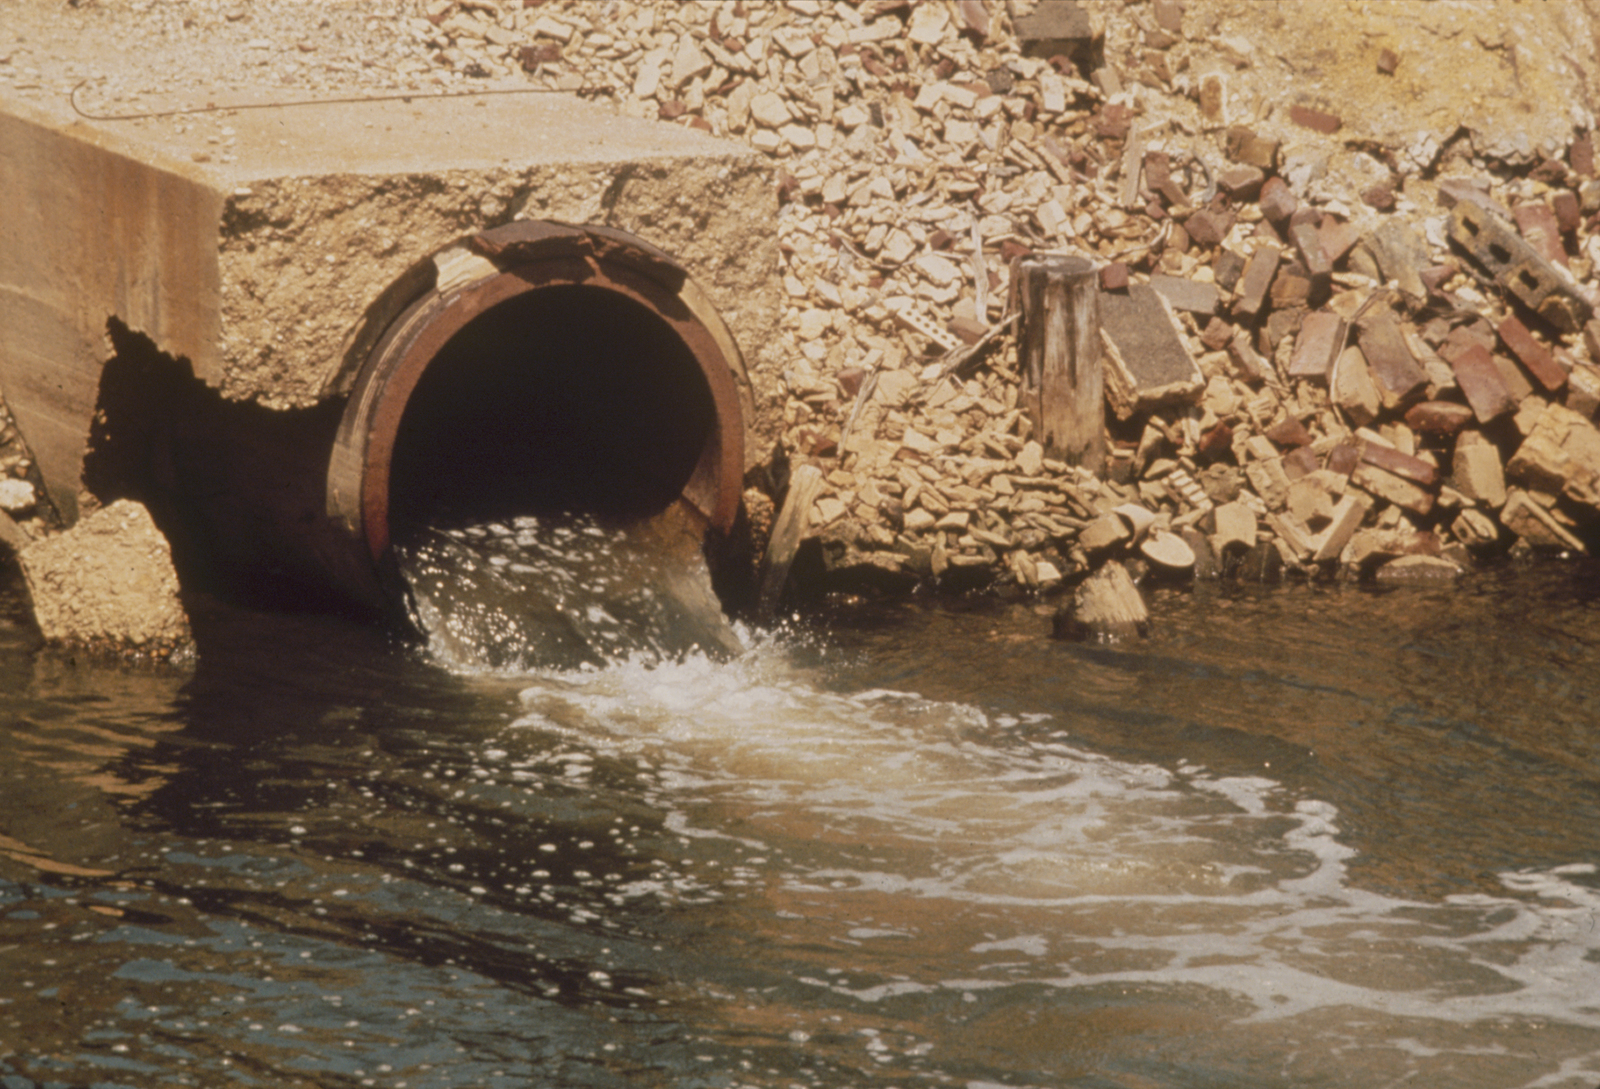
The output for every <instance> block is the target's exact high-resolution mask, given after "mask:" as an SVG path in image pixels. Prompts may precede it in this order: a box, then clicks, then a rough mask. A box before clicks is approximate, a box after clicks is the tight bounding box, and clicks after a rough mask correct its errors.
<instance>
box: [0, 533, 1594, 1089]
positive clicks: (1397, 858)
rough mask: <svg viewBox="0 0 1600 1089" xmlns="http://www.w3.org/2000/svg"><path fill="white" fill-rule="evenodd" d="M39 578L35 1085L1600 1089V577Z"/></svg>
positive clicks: (3, 882) (25, 775) (19, 752)
mask: <svg viewBox="0 0 1600 1089" xmlns="http://www.w3.org/2000/svg"><path fill="white" fill-rule="evenodd" d="M6 587H7V589H6V590H5V597H4V601H3V604H0V616H3V618H4V623H3V625H0V693H3V695H0V1086H4V1087H5V1089H21V1087H26V1086H31V1085H63V1086H89V1085H94V1086H123V1085H126V1086H169V1085H205V1086H212V1085H239V1086H273V1087H280V1086H358V1085H381V1086H396V1087H398V1086H407V1087H419V1086H527V1085H548V1086H659V1085H672V1086H737V1085H752V1086H773V1087H787V1086H792V1085H800V1086H900V1087H906V1086H915V1085H928V1086H948V1085H954V1086H963V1087H983V1086H994V1085H1007V1086H1019V1087H1020V1086H1083V1087H1096V1089H1098V1087H1112V1086H1117V1087H1130V1089H1131V1087H1152V1086H1170V1087H1175V1089H1176V1087H1185V1089H1187V1087H1195V1086H1218V1087H1221V1086H1228V1087H1238V1086H1361V1087H1370V1086H1386V1085H1408V1086H1410V1085H1414V1086H1430V1087H1440V1086H1462V1087H1468V1086H1471V1087H1493V1089H1503V1087H1511V1086H1541V1087H1543V1086H1552V1087H1555V1086H1559V1087H1568V1089H1594V1087H1595V1086H1596V1085H1600V876H1597V872H1596V865H1597V864H1600V710H1597V707H1596V703H1597V700H1600V684H1597V683H1596V682H1595V681H1594V679H1593V678H1594V676H1595V673H1596V666H1597V665H1600V605H1597V602H1596V597H1597V589H1600V569H1597V568H1595V567H1592V566H1575V565H1557V564H1552V565H1548V566H1544V567H1541V568H1538V569H1536V570H1531V571H1505V572H1500V573H1494V574H1489V575H1484V576H1477V577H1474V578H1473V579H1471V580H1470V581H1469V582H1467V583H1466V584H1465V585H1463V586H1462V587H1459V588H1456V589H1453V590H1447V589H1426V590H1395V591H1391V592H1385V593H1375V592H1370V591H1364V590H1359V589H1317V588H1308V587H1288V588H1284V589H1280V590H1275V591H1262V592H1247V593H1240V594H1225V593H1221V592H1218V591H1216V590H1214V589H1210V590H1206V589H1203V590H1200V591H1196V592H1194V593H1166V594H1162V595H1157V596H1156V597H1155V599H1154V600H1153V602H1152V604H1153V611H1154V612H1155V614H1156V615H1157V617H1158V620H1159V624H1158V627H1157V629H1156V632H1155V634H1154V636H1153V637H1152V638H1151V639H1150V640H1148V641H1147V642H1145V643H1143V644H1140V645H1137V646H1129V647H1115V648H1107V647H1092V646H1077V645H1068V644H1062V643H1057V642H1052V641H1050V640H1048V639H1047V638H1045V633H1046V632H1047V631H1048V629H1049V619H1048V615H1047V614H1046V613H1041V612H1039V611H1037V610H1034V609H1032V608H1027V607H1020V606H999V605H993V604H989V605H982V606H976V607H971V608H954V607H949V606H946V607H931V606H929V607H920V606H909V607H896V608H882V609H857V610H854V611H842V612H840V613H837V614H835V615H830V616H827V617H823V618H819V619H818V620H816V621H815V622H814V623H813V624H812V628H813V629H814V630H813V631H812V632H811V633H810V634H805V635H800V634H794V633H790V634H788V635H785V636H782V637H779V638H776V639H766V638H760V639H753V640H752V642H753V643H754V648H753V649H751V650H749V651H748V652H746V653H745V654H743V655H741V656H739V657H736V658H735V659H733V660H731V661H711V660H708V659H706V658H704V657H702V656H700V655H698V654H691V655H689V656H687V657H686V658H684V659H683V660H682V661H678V662H676V663H669V664H663V665H656V666H653V667H650V666H646V665H644V664H642V663H633V664H623V665H613V666H610V667H606V668H598V669H597V668H578V669H574V670H571V671H568V672H564V673H545V674H540V675H525V676H520V677H464V676H457V675H453V674H451V673H448V672H446V671H444V670H442V669H440V668H438V667H436V666H434V665H431V664H429V662H428V661H426V660H425V659H424V658H423V657H422V656H421V654H420V653H419V652H417V651H415V650H412V649H408V648H406V647H403V646H400V645H398V644H394V643H391V642H390V641H389V640H388V639H387V638H386V637H385V636H383V635H382V634H381V633H374V632H371V631H367V630H364V629H359V628H353V627H349V626H346V625H344V624H342V623H341V622H338V621H333V620H325V619H309V618H293V617H269V616H261V615H255V614H249V613H242V612H238V611H234V610H227V609H222V608H215V609H210V610H207V611H206V613H205V614H204V615H201V616H198V617H197V629H198V631H199V633H200V636H201V640H202V647H201V655H200V661H199V665H198V668H197V669H196V671H195V672H193V673H192V674H164V673H161V672H158V671H149V670H139V669H132V668H118V667H109V666H103V665H96V664H92V663H89V662H86V661H75V660H73V659H72V658H71V657H70V656H66V655H62V654H59V653H56V652H49V651H43V650H40V649H39V648H38V647H37V646H36V645H35V642H34V638H33V636H32V635H31V634H30V633H29V631H28V630H27V628H26V626H25V625H24V622H23V610H22V608H21V605H20V602H19V600H18V597H17V593H18V591H17V588H16V586H15V582H14V579H13V580H10V581H8V582H7V583H6Z"/></svg>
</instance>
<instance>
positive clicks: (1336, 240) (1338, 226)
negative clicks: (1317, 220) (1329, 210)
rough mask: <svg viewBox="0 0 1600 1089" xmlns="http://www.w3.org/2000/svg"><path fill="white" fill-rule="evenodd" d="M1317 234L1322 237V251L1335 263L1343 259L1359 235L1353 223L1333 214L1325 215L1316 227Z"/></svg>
mask: <svg viewBox="0 0 1600 1089" xmlns="http://www.w3.org/2000/svg"><path fill="white" fill-rule="evenodd" d="M1317 236H1318V237H1319V238H1321V239H1322V252H1323V253H1325V254H1327V255H1328V260H1329V261H1330V262H1332V263H1333V264H1335V265H1337V264H1338V263H1339V262H1340V261H1343V260H1344V257H1345V254H1347V253H1349V252H1350V251H1351V250H1353V249H1354V248H1355V245H1356V242H1357V241H1358V240H1359V239H1360V237H1361V236H1360V235H1359V234H1358V233H1357V232H1356V229H1355V227H1354V226H1353V225H1351V224H1349V223H1346V222H1345V221H1344V220H1342V219H1339V218H1337V217H1335V216H1330V215H1325V216H1323V217H1322V222H1321V224H1319V225H1318V227H1317Z"/></svg>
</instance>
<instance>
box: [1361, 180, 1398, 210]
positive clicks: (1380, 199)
mask: <svg viewBox="0 0 1600 1089" xmlns="http://www.w3.org/2000/svg"><path fill="white" fill-rule="evenodd" d="M1361 199H1362V201H1363V202H1365V203H1366V204H1367V205H1368V206H1370V207H1372V208H1376V209H1377V210H1378V211H1380V212H1392V211H1394V205H1395V196H1394V187H1393V186H1390V185H1381V184H1380V185H1373V186H1368V187H1367V188H1366V189H1364V190H1362V191H1361Z"/></svg>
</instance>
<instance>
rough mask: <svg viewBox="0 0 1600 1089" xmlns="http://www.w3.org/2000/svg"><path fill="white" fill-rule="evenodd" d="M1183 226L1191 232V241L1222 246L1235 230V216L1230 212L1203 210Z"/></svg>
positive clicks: (1185, 221) (1187, 220)
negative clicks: (1230, 232) (1224, 240)
mask: <svg viewBox="0 0 1600 1089" xmlns="http://www.w3.org/2000/svg"><path fill="white" fill-rule="evenodd" d="M1183 225H1184V228H1185V229H1186V230H1187V231H1188V232H1189V237H1190V239H1192V240H1193V241H1194V242H1196V243H1197V244H1199V245H1202V246H1220V245H1221V244H1222V240H1223V239H1224V238H1226V237H1228V232H1229V231H1230V230H1232V229H1233V215H1232V213H1230V212H1219V211H1216V210H1214V209H1211V208H1202V209H1200V211H1198V212H1196V213H1195V214H1194V215H1192V216H1190V217H1189V218H1188V219H1186V220H1184V223H1183Z"/></svg>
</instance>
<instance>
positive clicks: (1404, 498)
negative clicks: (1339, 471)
mask: <svg viewBox="0 0 1600 1089" xmlns="http://www.w3.org/2000/svg"><path fill="white" fill-rule="evenodd" d="M1350 483H1352V484H1354V485H1355V486H1356V487H1358V488H1360V489H1361V490H1362V491H1364V492H1367V493H1368V494H1369V495H1375V496H1377V497H1378V498H1379V499H1386V500H1388V501H1389V502H1391V503H1393V504H1394V505H1395V506H1397V507H1404V508H1405V509H1406V510H1409V511H1411V512H1413V513H1415V514H1423V515H1425V514H1427V513H1428V512H1429V511H1431V510H1432V509H1433V502H1434V499H1433V494H1432V493H1431V492H1429V491H1427V490H1426V489H1425V488H1423V487H1422V486H1420V485H1418V484H1415V483H1413V482H1411V481H1409V480H1406V479H1404V478H1403V477H1399V476H1396V475H1395V474H1394V473H1391V472H1389V471H1388V470H1386V469H1380V468H1378V467H1377V466H1376V465H1372V464H1369V463H1367V462H1362V463H1361V464H1359V465H1357V466H1356V467H1355V470H1354V471H1353V472H1351V474H1350Z"/></svg>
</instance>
